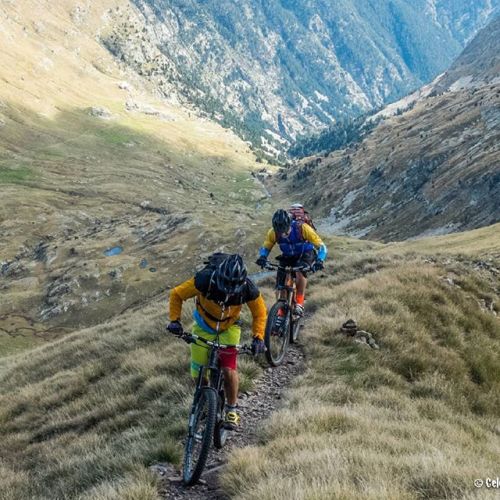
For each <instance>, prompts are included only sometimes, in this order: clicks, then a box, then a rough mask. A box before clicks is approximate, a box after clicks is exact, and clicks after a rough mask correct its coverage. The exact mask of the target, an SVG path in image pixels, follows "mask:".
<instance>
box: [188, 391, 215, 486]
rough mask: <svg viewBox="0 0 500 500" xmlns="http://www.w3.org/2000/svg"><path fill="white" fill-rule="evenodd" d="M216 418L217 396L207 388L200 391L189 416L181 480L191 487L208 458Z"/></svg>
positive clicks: (198, 477) (196, 480)
mask: <svg viewBox="0 0 500 500" xmlns="http://www.w3.org/2000/svg"><path fill="white" fill-rule="evenodd" d="M216 418H217V394H216V393H215V391H214V390H213V389H211V388H209V387H204V388H202V389H201V392H200V394H199V397H198V398H195V401H194V402H193V406H192V408H191V413H190V415H189V426H188V436H187V439H186V446H185V448H184V463H183V471H182V480H183V482H184V484H185V485H186V486H191V485H193V484H195V483H196V482H198V479H200V476H201V473H202V472H203V468H204V467H205V463H206V461H207V458H208V451H209V450H210V445H211V443H212V436H213V434H214V429H215V421H216Z"/></svg>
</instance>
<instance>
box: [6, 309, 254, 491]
mask: <svg viewBox="0 0 500 500" xmlns="http://www.w3.org/2000/svg"><path fill="white" fill-rule="evenodd" d="M184 313H185V318H184V320H185V324H189V321H188V318H189V316H190V308H189V307H186V308H185V311H184ZM165 321H166V307H165V303H164V301H159V302H156V303H152V304H150V305H149V306H147V307H145V308H142V309H140V310H137V311H130V312H129V313H127V314H124V315H122V316H121V317H119V318H117V319H115V320H113V321H111V322H109V323H107V324H104V325H101V326H98V327H94V328H90V329H87V330H82V331H80V332H78V333H74V334H72V335H69V336H66V337H65V338H63V339H61V340H59V341H56V342H53V343H52V344H50V345H48V346H44V347H42V348H38V349H35V350H32V351H30V352H29V353H26V354H21V355H19V356H16V357H10V358H6V359H5V360H4V361H3V364H2V365H0V380H1V382H0V386H1V389H0V408H1V410H0V436H1V439H2V457H1V459H0V468H1V470H2V475H1V477H2V479H1V480H0V499H2V500H14V499H19V500H21V499H27V498H36V499H50V500H55V499H63V498H82V499H83V498H92V499H103V500H104V499H123V498H130V499H141V500H142V499H147V498H156V497H157V496H156V487H155V482H154V480H153V478H152V476H151V475H150V474H149V473H148V471H147V470H146V466H147V465H149V464H151V463H154V462H157V461H170V462H173V463H178V462H179V459H180V456H181V439H182V438H183V436H184V433H185V427H186V418H187V409H188V407H189V405H190V402H191V397H192V386H191V384H190V380H189V376H188V374H189V364H188V357H189V355H188V351H189V349H188V347H187V346H186V345H185V344H184V343H183V342H180V341H177V340H175V339H173V338H172V337H170V336H169V335H167V334H166V333H164V324H165ZM245 321H248V317H247V316H245ZM240 366H241V370H240V371H241V373H242V380H241V386H242V390H247V389H249V388H250V387H251V384H252V378H254V377H255V376H256V374H257V373H258V371H259V367H258V366H257V365H256V364H255V363H254V362H253V361H248V360H247V361H245V360H241V362H240Z"/></svg>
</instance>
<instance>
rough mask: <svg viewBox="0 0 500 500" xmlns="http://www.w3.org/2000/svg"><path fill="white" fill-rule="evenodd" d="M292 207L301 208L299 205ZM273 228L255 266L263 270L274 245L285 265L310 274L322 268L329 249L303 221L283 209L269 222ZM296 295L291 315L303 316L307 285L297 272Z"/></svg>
mask: <svg viewBox="0 0 500 500" xmlns="http://www.w3.org/2000/svg"><path fill="white" fill-rule="evenodd" d="M293 207H297V208H302V210H303V207H302V205H299V204H297V205H295V206H293ZM272 225H273V227H272V228H271V229H269V231H268V232H267V235H266V239H265V241H264V243H263V245H262V247H261V248H260V250H259V258H258V259H257V264H258V265H259V266H261V267H262V268H264V267H265V266H266V264H267V258H268V256H269V254H270V252H271V250H272V248H273V247H274V245H275V244H276V243H277V244H278V245H279V247H280V250H281V252H282V256H281V258H280V262H281V263H282V264H283V265H288V266H301V265H304V264H307V265H310V267H311V270H312V271H313V272H315V271H319V270H320V269H323V263H324V261H325V259H326V255H327V253H328V250H327V248H326V245H325V244H324V243H323V241H322V240H321V238H320V237H319V236H318V234H317V233H316V231H315V230H314V229H313V228H312V227H311V226H310V225H309V224H308V223H306V222H302V221H299V220H295V219H293V218H292V217H291V216H290V214H289V213H288V212H287V211H286V210H283V209H279V210H277V211H276V212H275V213H274V215H273V219H272ZM284 280H285V275H284V274H283V273H279V272H278V276H277V284H278V285H284ZM296 283H297V295H296V301H297V304H296V306H295V311H294V313H295V314H297V315H299V316H303V315H304V298H305V297H304V296H305V290H306V285H307V274H306V272H304V271H302V272H298V273H297V277H296Z"/></svg>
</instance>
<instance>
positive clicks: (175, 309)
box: [170, 272, 267, 340]
mask: <svg viewBox="0 0 500 500" xmlns="http://www.w3.org/2000/svg"><path fill="white" fill-rule="evenodd" d="M212 285H213V284H212V283H211V273H209V272H208V273H203V272H202V273H199V274H198V275H197V276H195V277H192V278H191V279H189V280H187V281H185V282H184V283H181V284H180V285H178V286H176V287H175V288H174V289H173V290H171V292H170V321H178V320H180V318H181V312H182V304H183V302H184V301H185V300H188V299H190V298H193V297H194V298H195V300H196V310H197V311H198V313H199V314H200V316H201V317H202V318H203V320H204V321H205V322H206V323H207V325H208V326H209V327H210V328H212V329H213V330H216V331H224V330H226V329H227V328H229V327H230V326H231V325H233V324H234V323H235V322H236V321H237V320H238V319H239V317H240V313H241V308H242V305H243V304H247V305H248V307H249V309H250V312H251V313H252V318H253V322H252V332H253V336H254V337H257V338H259V339H261V340H263V339H264V329H265V326H266V320H267V309H266V304H265V302H264V298H263V297H262V294H261V293H260V292H259V289H258V288H257V287H256V286H255V284H254V283H253V282H252V281H251V280H247V283H246V286H245V287H244V290H243V292H242V293H241V294H240V295H238V296H235V297H230V298H229V301H228V302H227V303H224V302H223V301H222V300H217V299H221V298H222V296H219V297H218V295H220V292H219V293H218V291H217V290H213V289H212V290H211V288H212Z"/></svg>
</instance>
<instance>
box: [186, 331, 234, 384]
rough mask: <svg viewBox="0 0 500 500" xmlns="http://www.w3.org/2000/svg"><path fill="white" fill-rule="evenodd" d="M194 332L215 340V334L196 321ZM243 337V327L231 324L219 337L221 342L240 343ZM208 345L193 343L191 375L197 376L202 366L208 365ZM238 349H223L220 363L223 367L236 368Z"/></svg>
mask: <svg viewBox="0 0 500 500" xmlns="http://www.w3.org/2000/svg"><path fill="white" fill-rule="evenodd" d="M192 330H193V333H194V334H195V335H198V336H199V337H202V338H204V339H207V340H214V339H215V334H213V333H209V332H207V331H205V330H203V328H201V327H200V326H198V325H197V324H196V323H195V324H194V325H193V328H192ZM240 337H241V328H240V327H239V326H238V325H231V326H230V327H229V328H228V329H227V330H224V331H223V332H220V334H219V339H220V342H221V344H239V343H240ZM207 347H208V346H207V345H205V344H204V343H203V342H199V341H198V342H197V343H196V344H191V376H192V377H195V378H196V377H197V376H198V373H199V372H200V368H201V367H202V366H206V365H208V352H209V349H208V348H207ZM237 355H238V353H237V351H236V349H235V348H232V349H222V350H221V351H220V353H219V359H220V364H221V366H222V367H226V368H231V369H233V370H235V369H236V358H237Z"/></svg>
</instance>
